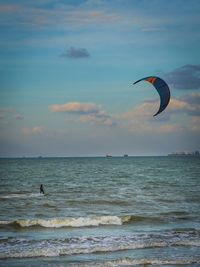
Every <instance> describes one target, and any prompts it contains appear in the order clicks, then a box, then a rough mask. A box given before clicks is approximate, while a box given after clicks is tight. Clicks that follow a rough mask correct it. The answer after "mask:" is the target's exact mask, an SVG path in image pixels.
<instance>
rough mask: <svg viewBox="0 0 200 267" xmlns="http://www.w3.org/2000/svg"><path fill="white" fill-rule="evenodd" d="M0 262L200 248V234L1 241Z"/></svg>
mask: <svg viewBox="0 0 200 267" xmlns="http://www.w3.org/2000/svg"><path fill="white" fill-rule="evenodd" d="M0 245H1V250H0V259H3V258H30V257H56V256H65V255H77V254H91V253H99V252H116V251H123V250H135V249H146V248H168V247H175V246H176V247H178V246H190V247H191V246H193V247H200V240H199V233H196V232H191V231H189V232H186V231H183V232H179V233H177V232H174V231H171V232H170V231H169V232H164V233H140V234H139V233H137V234H134V235H123V236H89V237H87V236H82V237H71V238H63V239H44V240H27V239H15V238H3V239H0Z"/></svg>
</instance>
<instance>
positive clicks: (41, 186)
mask: <svg viewBox="0 0 200 267" xmlns="http://www.w3.org/2000/svg"><path fill="white" fill-rule="evenodd" d="M40 194H44V187H43V184H41V185H40Z"/></svg>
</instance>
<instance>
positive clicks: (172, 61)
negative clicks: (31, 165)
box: [0, 0, 200, 157]
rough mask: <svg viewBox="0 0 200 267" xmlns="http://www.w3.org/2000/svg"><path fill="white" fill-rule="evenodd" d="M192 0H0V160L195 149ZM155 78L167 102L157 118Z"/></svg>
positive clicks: (196, 36) (198, 110)
mask: <svg viewBox="0 0 200 267" xmlns="http://www.w3.org/2000/svg"><path fill="white" fill-rule="evenodd" d="M199 14H200V2H199V1H198V0H191V1H186V0H173V1H172V0H168V1H165V0H151V1H147V0H123V1H122V0H115V1H112V0H110V1H103V0H93V1H92V0H88V1H87V0H82V1H76V0H73V1H72V0H71V1H70V0H66V1H64V0H63V1H62V0H34V1H31V0H30V1H27V0H26V1H25V0H18V1H14V0H5V1H4V0H1V2H0V33H1V38H0V63H1V64H0V147H1V149H0V156H2V157H4V156H8V157H9V156H38V155H42V156H96V155H105V154H107V153H109V154H112V155H123V154H126V153H127V154H130V155H165V154H167V153H170V152H173V151H183V150H184V151H192V150H200V144H199V133H200V126H199V125H200V117H199V114H200V107H199V106H200V105H199V100H200V93H199V89H200V54H199V43H200V31H199V28H200V19H199ZM150 75H156V76H160V77H161V78H163V79H164V80H165V81H166V82H167V83H168V84H169V86H170V89H171V95H172V98H171V101H170V104H169V106H168V107H167V109H166V110H165V111H164V112H163V113H162V114H160V115H158V116H157V117H153V116H152V115H153V114H154V113H156V111H157V109H158V107H159V96H158V94H157V93H156V91H155V89H154V88H153V87H152V86H151V85H150V84H149V83H145V82H141V83H140V84H139V83H138V84H137V85H135V86H133V85H132V83H133V82H134V81H136V80H138V79H140V78H143V77H145V76H150Z"/></svg>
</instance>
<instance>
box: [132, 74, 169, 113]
mask: <svg viewBox="0 0 200 267" xmlns="http://www.w3.org/2000/svg"><path fill="white" fill-rule="evenodd" d="M140 81H147V82H149V83H151V84H152V85H153V86H154V87H155V88H156V90H157V91H158V93H159V96H160V107H159V110H158V111H157V112H156V113H155V114H154V115H153V116H157V115H158V114H159V113H161V112H162V111H163V110H164V109H165V108H166V107H167V105H168V104H169V101H170V90H169V87H168V85H167V84H166V82H165V81H163V80H162V79H161V78H159V77H156V76H149V77H145V78H142V79H140V80H138V81H136V82H134V84H136V83H138V82H140Z"/></svg>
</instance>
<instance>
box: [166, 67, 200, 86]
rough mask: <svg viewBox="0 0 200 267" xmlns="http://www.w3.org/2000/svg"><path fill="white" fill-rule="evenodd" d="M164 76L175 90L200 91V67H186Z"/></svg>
mask: <svg viewBox="0 0 200 267" xmlns="http://www.w3.org/2000/svg"><path fill="white" fill-rule="evenodd" d="M164 76H165V79H166V81H167V83H169V84H170V85H171V86H173V87H174V88H175V89H180V90H181V89H182V90H194V89H200V65H185V66H183V67H180V68H178V69H175V70H174V71H172V72H169V73H166V74H165V75H164Z"/></svg>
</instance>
